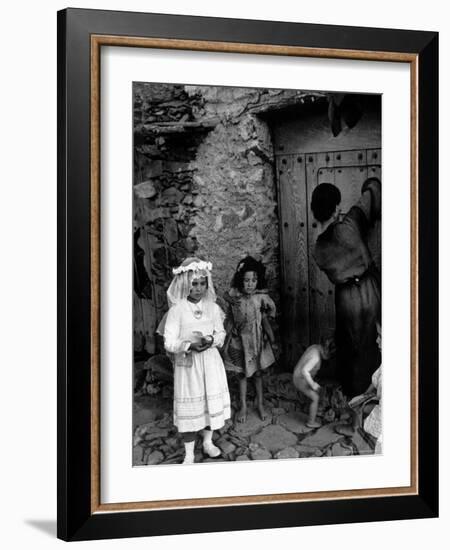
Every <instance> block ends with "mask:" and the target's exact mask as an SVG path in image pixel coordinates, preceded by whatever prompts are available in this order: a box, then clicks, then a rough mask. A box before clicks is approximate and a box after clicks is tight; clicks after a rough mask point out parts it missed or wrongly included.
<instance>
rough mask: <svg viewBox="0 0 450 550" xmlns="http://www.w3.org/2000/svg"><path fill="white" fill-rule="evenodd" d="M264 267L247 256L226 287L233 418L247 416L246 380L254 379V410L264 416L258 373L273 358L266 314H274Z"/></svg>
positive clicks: (227, 360) (226, 348)
mask: <svg viewBox="0 0 450 550" xmlns="http://www.w3.org/2000/svg"><path fill="white" fill-rule="evenodd" d="M265 285H266V282H265V269H264V266H263V265H262V263H261V262H258V261H257V260H255V259H254V258H252V257H250V256H247V257H246V258H245V259H244V260H242V261H241V262H240V263H239V264H238V267H237V270H236V273H235V274H234V277H233V281H232V284H231V287H232V288H231V289H230V291H229V292H228V293H227V294H226V295H225V300H226V301H227V302H228V312H227V317H226V328H227V341H226V344H225V346H224V357H225V366H226V369H227V370H228V371H231V372H236V373H238V375H239V393H240V410H239V411H238V413H237V414H236V420H237V422H245V421H246V419H247V400H246V398H247V380H248V379H249V378H253V380H254V381H255V389H256V399H257V407H258V412H259V414H260V417H261V419H263V420H264V419H265V418H266V412H265V410H264V404H263V380H262V377H261V375H262V373H263V371H264V370H265V369H267V368H268V367H270V365H272V364H273V363H274V362H275V357H274V354H273V351H272V347H271V344H272V345H274V336H273V332H272V329H271V327H270V323H269V318H273V317H275V304H274V303H273V301H272V299H271V298H270V297H269V295H268V294H267V290H264V288H265Z"/></svg>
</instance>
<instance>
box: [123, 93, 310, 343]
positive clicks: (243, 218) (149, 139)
mask: <svg viewBox="0 0 450 550" xmlns="http://www.w3.org/2000/svg"><path fill="white" fill-rule="evenodd" d="M307 95H311V94H305V93H303V92H299V91H295V90H264V89H252V88H227V87H199V86H180V85H166V84H147V83H135V85H134V127H135V132H134V139H135V142H134V161H135V174H134V176H135V177H134V190H135V209H134V211H135V220H134V230H135V275H136V276H135V307H134V311H135V321H134V322H135V350H136V351H143V350H145V351H146V352H148V353H154V352H155V351H157V348H155V335H154V332H155V329H156V326H157V323H158V322H159V320H160V319H161V317H162V315H163V313H164V312H165V310H166V308H167V306H166V301H165V290H166V288H167V286H168V284H169V283H170V280H171V277H172V275H171V268H172V267H174V266H176V265H178V264H179V263H181V261H182V260H183V259H184V258H185V257H187V256H191V255H193V254H195V255H197V256H199V257H201V258H203V259H208V260H210V261H212V263H213V265H214V268H213V269H214V271H213V278H214V282H215V286H216V291H217V294H218V296H219V303H221V299H220V296H221V295H223V293H224V292H225V291H226V290H227V289H228V287H229V283H230V280H231V277H232V275H233V272H234V269H235V267H236V265H237V264H238V262H239V260H240V259H242V258H243V257H244V256H246V255H248V254H250V255H252V256H255V257H256V258H258V259H260V260H261V261H262V262H263V263H264V265H265V266H266V270H267V279H268V286H269V292H270V294H271V295H272V297H273V298H274V299H275V302H276V303H277V305H279V283H280V281H279V236H278V215H277V198H276V186H275V182H274V168H273V167H274V156H273V146H272V141H271V133H270V127H269V125H268V123H267V122H265V118H264V117H265V115H266V114H267V113H270V112H271V111H273V110H275V111H276V110H279V109H283V108H285V107H289V106H292V105H295V104H296V103H300V102H303V101H304V98H305V96H307Z"/></svg>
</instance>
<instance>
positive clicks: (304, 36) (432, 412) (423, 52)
mask: <svg viewBox="0 0 450 550" xmlns="http://www.w3.org/2000/svg"><path fill="white" fill-rule="evenodd" d="M91 34H108V35H119V36H120V35H122V36H134V37H153V38H171V39H189V40H205V41H206V40H208V41H223V42H235V43H249V44H250V43H251V44H276V45H285V46H301V47H319V48H332V49H352V50H365V51H385V52H402V53H413V54H418V56H419V73H418V74H419V77H418V78H419V81H418V82H419V101H418V128H419V181H418V193H419V197H418V199H419V212H418V215H419V224H418V231H419V292H418V293H419V296H418V298H419V304H418V305H419V317H418V323H419V330H418V332H419V343H420V345H419V369H418V377H419V422H418V428H419V461H418V465H419V494H418V495H416V496H395V497H380V498H349V499H343V500H334V501H333V500H323V501H313V502H295V503H281V504H258V505H243V506H242V505H241V506H224V507H217V508H214V507H202V508H187V509H174V510H152V511H138V512H119V513H117V512H115V513H101V514H91V510H90V505H91V504H90V499H91V443H90V423H91V412H90V400H91V395H90V394H91V385H90V384H91V374H90V353H91V343H90V307H91V304H90V299H91V296H90V225H89V222H88V220H89V219H90V35H91ZM437 144H438V34H437V33H435V32H423V31H408V30H392V29H375V28H363V27H343V26H332V25H312V24H301V23H280V22H271V21H251V20H240V19H221V18H209V17H192V16H173V15H160V14H145V13H131V12H114V11H102V10H85V9H67V10H63V11H60V12H58V537H59V538H62V539H64V540H88V539H101V538H116V537H117V538H119V537H133V536H149V535H165V534H180V533H201V532H206V531H229V530H244V529H245V530H247V529H258V528H265V529H267V528H280V527H291V526H301V525H322V524H329V523H350V522H366V521H375V520H377V521H381V520H395V519H412V518H425V517H436V516H437V515H438V147H437Z"/></svg>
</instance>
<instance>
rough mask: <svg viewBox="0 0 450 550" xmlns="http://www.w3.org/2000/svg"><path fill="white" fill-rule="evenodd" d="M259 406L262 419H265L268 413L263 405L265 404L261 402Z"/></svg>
mask: <svg viewBox="0 0 450 550" xmlns="http://www.w3.org/2000/svg"><path fill="white" fill-rule="evenodd" d="M257 408H258V412H259V416H260V418H261V420H265V419H266V418H267V414H266V411H265V409H264V407H263V404H262V403H259V404H258V405H257Z"/></svg>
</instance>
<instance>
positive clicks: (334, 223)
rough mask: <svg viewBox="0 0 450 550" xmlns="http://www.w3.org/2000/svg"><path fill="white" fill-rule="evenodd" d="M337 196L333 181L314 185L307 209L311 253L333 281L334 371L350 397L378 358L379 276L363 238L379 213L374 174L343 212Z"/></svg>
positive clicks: (361, 388)
mask: <svg viewBox="0 0 450 550" xmlns="http://www.w3.org/2000/svg"><path fill="white" fill-rule="evenodd" d="M340 202H341V193H340V191H339V189H338V188H337V187H336V186H335V185H332V184H330V183H322V184H320V185H318V186H317V187H316V188H315V189H314V191H313V194H312V200H311V210H312V212H313V215H314V217H315V219H316V220H317V221H318V222H319V223H320V224H321V229H322V231H321V233H320V235H319V237H318V238H317V241H316V244H315V248H314V253H313V255H314V259H315V261H316V263H317V265H318V267H319V268H320V269H321V271H323V272H324V273H325V274H326V275H327V277H328V279H329V280H330V281H331V282H332V283H333V284H334V285H335V308H336V348H337V367H338V374H339V377H340V381H341V383H342V387H343V390H344V393H345V394H346V395H347V397H353V396H355V395H358V394H360V393H362V392H364V390H365V389H366V388H367V386H368V385H369V384H370V380H371V376H372V374H373V372H374V371H375V370H376V369H377V368H378V367H379V365H380V363H381V356H380V351H379V349H378V347H377V344H376V340H377V328H376V322H377V321H379V320H380V314H381V290H380V289H381V283H380V279H381V278H380V273H379V270H378V269H377V267H376V266H375V264H374V262H373V259H372V256H371V254H370V251H369V248H368V244H367V237H368V232H369V229H370V226H371V225H373V223H374V222H375V221H376V220H377V219H380V217H381V182H380V180H379V179H378V178H369V179H367V180H366V181H365V182H364V184H363V186H362V190H361V198H360V200H359V201H358V203H357V204H356V205H354V206H353V207H352V208H351V209H350V210H349V212H348V213H347V214H346V215H345V216H343V217H341V215H340V209H339V204H340Z"/></svg>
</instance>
